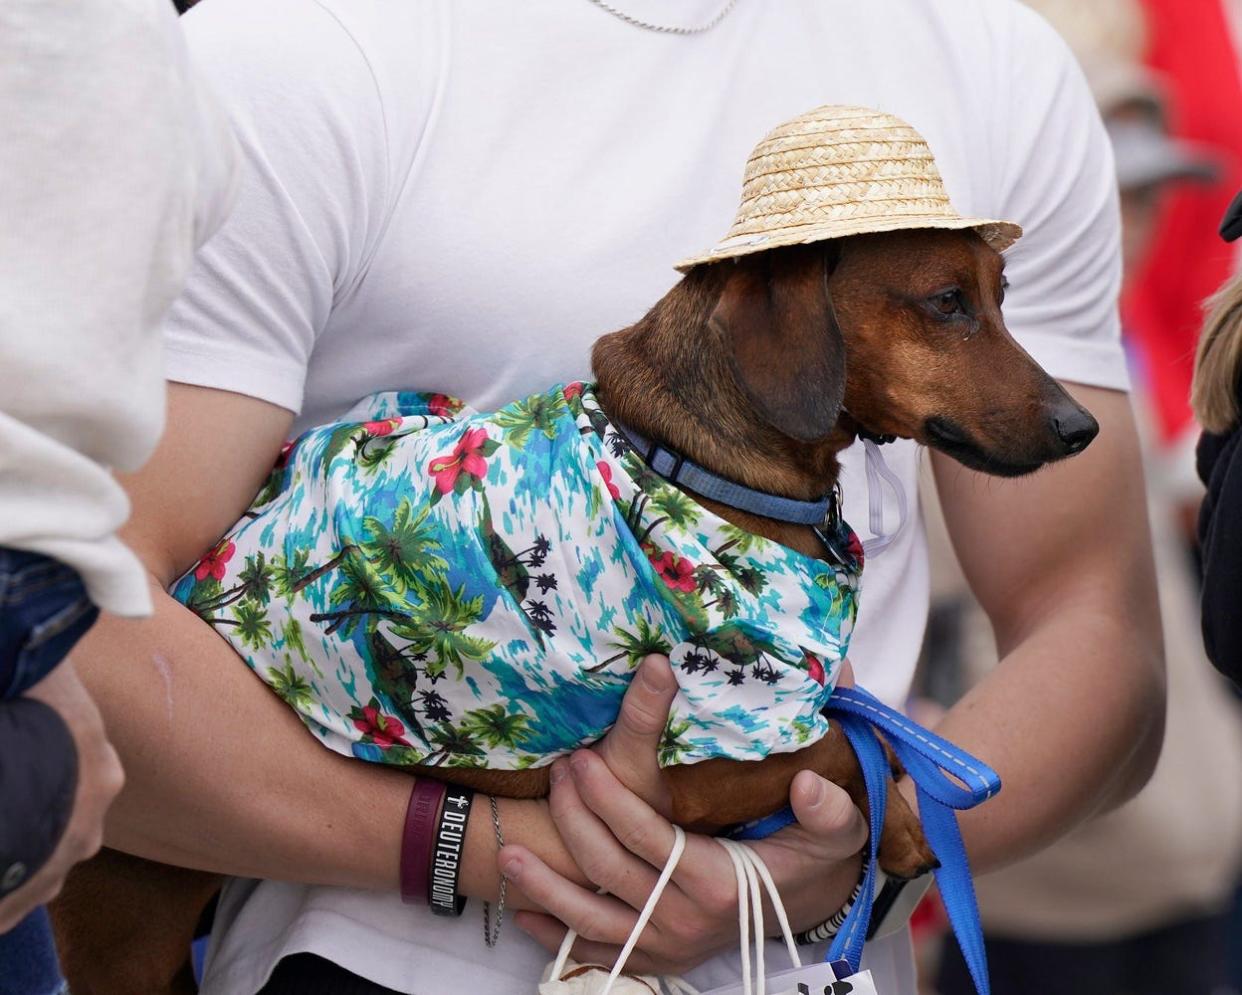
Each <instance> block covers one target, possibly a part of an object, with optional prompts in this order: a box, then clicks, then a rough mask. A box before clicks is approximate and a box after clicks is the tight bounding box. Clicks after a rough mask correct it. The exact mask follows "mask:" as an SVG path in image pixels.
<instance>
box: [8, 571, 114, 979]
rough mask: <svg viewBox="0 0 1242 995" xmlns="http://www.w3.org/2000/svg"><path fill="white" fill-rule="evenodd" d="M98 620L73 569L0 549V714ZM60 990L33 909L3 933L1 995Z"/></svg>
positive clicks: (51, 951)
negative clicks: (5, 703) (1, 709)
mask: <svg viewBox="0 0 1242 995" xmlns="http://www.w3.org/2000/svg"><path fill="white" fill-rule="evenodd" d="M96 615H98V610H97V609H96V608H95V606H94V605H92V604H91V602H90V601H89V599H88V598H87V597H86V590H85V589H84V588H83V586H82V581H81V578H79V577H78V574H77V572H76V571H74V570H73V569H71V568H70V567H67V566H65V565H64V564H62V563H58V562H57V561H55V560H51V559H48V558H47V557H45V556H40V555H38V554H37V553H26V552H21V551H19V550H13V549H4V548H0V708H3V707H5V705H4V701H3V699H5V698H15V697H17V696H18V695H20V694H22V693H23V692H24V691H26V690H27V689H28V688H30V687H32V686H34V685H35V684H38V683H39V681H41V680H42V679H43V678H44V677H46V676H47V675H48V674H49V673H50V672H51V671H52V670H53V669H54V668H55V667H56V665H57V664H58V663H60V662H61V660H63V659H64V658H65V655H66V654H67V653H68V652H69V650H70V649H72V648H73V644H74V643H76V642H77V641H78V639H80V638H81V637H82V635H83V634H84V633H85V632H86V630H87V629H89V628H90V627H91V624H92V623H93V622H94V621H95V617H96ZM19 756H20V754H19ZM11 801H13V800H12V799H3V798H0V810H5V811H11V810H12V809H11V808H10V804H9V803H10V802H11ZM47 842H48V844H49V845H50V844H51V843H52V842H53V841H51V840H49V841H47ZM0 871H3V868H0ZM32 872H33V868H32ZM65 991H67V987H66V985H65V982H64V981H63V979H62V978H61V975H60V965H59V963H58V961H57V958H56V947H55V945H54V944H53V941H52V930H51V925H50V923H49V922H48V917H47V911H46V910H44V909H36V910H35V911H34V912H32V913H31V914H30V915H28V916H27V917H26V918H25V919H23V920H22V921H21V922H20V923H18V924H17V926H15V927H14V928H13V929H11V930H10V931H9V932H8V933H5V934H3V935H0V995H61V993H63V992H65Z"/></svg>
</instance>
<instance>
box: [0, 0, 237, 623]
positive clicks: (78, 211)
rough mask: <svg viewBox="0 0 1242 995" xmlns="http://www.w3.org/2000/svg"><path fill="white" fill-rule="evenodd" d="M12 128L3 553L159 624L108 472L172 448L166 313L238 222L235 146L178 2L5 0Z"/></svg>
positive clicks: (1, 227)
mask: <svg viewBox="0 0 1242 995" xmlns="http://www.w3.org/2000/svg"><path fill="white" fill-rule="evenodd" d="M0 120H3V122H4V140H3V142H0V218H3V224H0V546H5V547H10V548H16V549H23V550H28V551H31V552H37V553H42V554H44V555H47V556H50V557H52V558H54V559H58V560H61V561H63V562H65V563H67V564H68V565H70V566H72V567H74V568H75V569H77V570H78V572H79V573H81V574H82V576H83V579H84V580H85V582H86V586H87V590H88V592H89V594H90V596H91V598H92V600H94V601H95V603H96V604H98V605H99V606H100V607H101V608H104V609H106V610H110V611H113V612H116V613H119V614H125V615H139V614H144V613H146V612H147V611H149V610H150V598H149V595H148V591H147V584H146V580H145V575H144V574H143V571H142V569H141V567H140V566H139V564H138V562H137V560H136V559H135V558H134V557H133V555H132V554H131V553H130V552H129V551H128V550H127V549H126V548H125V547H124V546H123V545H122V544H121V543H120V542H119V541H118V540H117V539H116V535H115V533H116V530H117V528H118V527H119V526H120V525H121V524H122V523H123V522H124V520H125V518H126V516H127V514H128V505H127V503H126V500H125V496H124V494H123V492H122V491H121V488H120V487H119V486H118V485H117V483H116V482H115V480H114V479H113V477H112V471H113V470H124V471H131V470H135V469H137V468H138V467H139V466H141V465H142V463H143V462H145V460H146V459H147V458H148V457H149V456H150V454H151V452H152V450H153V449H154V447H155V444H156V442H157V440H158V438H159V435H160V432H161V429H162V427H163V418H164V378H163V366H162V350H161V347H160V335H159V327H158V326H159V321H160V318H161V316H162V315H163V313H164V312H165V310H166V309H167V308H168V305H169V304H170V303H171V302H172V300H173V298H174V297H175V296H176V294H177V292H178V291H179V290H180V287H181V285H182V282H183V281H184V277H185V274H186V272H187V271H188V269H189V266H190V262H191V259H192V256H193V253H194V250H195V248H196V246H197V245H198V244H199V243H200V242H202V241H203V240H204V239H206V238H207V236H208V235H210V233H211V230H212V229H213V227H214V226H216V225H218V224H219V222H220V221H221V220H222V218H223V216H224V214H225V213H226V211H227V206H228V202H229V198H230V196H231V185H232V177H233V173H234V169H235V162H236V154H235V147H234V144H233V141H232V138H231V135H230V134H229V132H228V129H227V127H226V125H225V123H224V120H223V118H222V116H221V115H220V113H219V112H218V111H216V110H214V109H213V107H212V104H211V100H210V97H209V96H208V95H206V94H205V93H204V92H203V91H202V90H201V89H200V88H199V86H198V84H196V82H195V81H194V78H193V74H192V71H191V69H190V66H189V64H188V60H187V56H186V52H185V49H184V45H183V43H182V39H181V34H180V29H179V26H178V24H177V20H176V18H175V15H174V12H173V10H172V8H171V4H170V3H169V2H168V0H5V2H4V3H3V4H0Z"/></svg>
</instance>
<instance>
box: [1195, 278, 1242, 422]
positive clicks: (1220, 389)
mask: <svg viewBox="0 0 1242 995" xmlns="http://www.w3.org/2000/svg"><path fill="white" fill-rule="evenodd" d="M1204 306H1205V308H1206V309H1207V312H1208V315H1207V318H1206V319H1205V320H1204V322H1203V331H1202V333H1201V334H1200V335H1199V349H1198V354H1197V355H1196V356H1195V376H1194V381H1193V382H1192V383H1191V385H1190V403H1191V406H1192V407H1193V408H1194V409H1195V414H1196V415H1197V416H1198V418H1199V424H1201V425H1202V426H1203V427H1204V428H1206V429H1207V430H1208V431H1209V432H1227V431H1229V429H1231V428H1233V427H1234V425H1236V424H1237V422H1238V399H1237V385H1238V374H1239V372H1240V370H1242V276H1236V277H1234V278H1233V279H1232V280H1230V281H1229V282H1228V283H1226V284H1225V285H1224V286H1223V287H1221V288H1220V290H1218V291H1217V292H1216V293H1215V294H1214V295H1213V296H1212V297H1209V298H1208V300H1207V302H1206V304H1205V305H1204Z"/></svg>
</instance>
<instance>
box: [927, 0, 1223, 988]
mask: <svg viewBox="0 0 1242 995" xmlns="http://www.w3.org/2000/svg"><path fill="white" fill-rule="evenodd" d="M1032 6H1035V7H1036V8H1037V9H1041V10H1042V12H1043V13H1045V15H1046V16H1048V17H1049V19H1050V20H1051V21H1052V22H1053V24H1054V26H1055V27H1057V28H1058V29H1059V30H1060V31H1061V32H1062V34H1063V35H1064V36H1065V37H1066V38H1067V40H1069V41H1070V43H1071V47H1072V48H1074V50H1075V52H1076V54H1077V55H1078V56H1079V59H1080V61H1081V62H1082V63H1083V66H1084V69H1085V71H1086V75H1087V78H1088V81H1089V83H1090V84H1091V87H1092V91H1093V93H1094V95H1095V97H1096V99H1097V102H1098V104H1099V107H1100V110H1101V113H1102V114H1103V116H1104V118H1105V123H1106V127H1107V128H1108V131H1109V135H1110V138H1111V139H1112V144H1113V149H1114V156H1115V160H1116V168H1117V176H1118V185H1119V187H1120V192H1121V213H1122V222H1123V234H1122V245H1123V254H1124V273H1125V280H1126V286H1125V288H1124V289H1123V294H1124V295H1126V296H1127V297H1133V295H1134V286H1133V285H1134V281H1135V280H1139V279H1143V274H1144V273H1145V272H1146V271H1147V270H1146V266H1147V256H1148V253H1149V251H1150V250H1151V248H1152V244H1153V237H1154V236H1155V233H1156V232H1157V231H1158V230H1159V225H1160V222H1161V219H1162V217H1163V214H1162V212H1163V210H1164V209H1165V207H1166V202H1167V198H1168V197H1169V196H1170V195H1171V193H1172V192H1173V191H1174V190H1175V189H1177V187H1178V185H1179V184H1184V183H1186V182H1188V181H1191V182H1193V181H1198V182H1204V181H1209V180H1211V179H1213V178H1215V177H1216V175H1217V172H1218V168H1219V167H1218V162H1217V161H1214V160H1213V158H1212V157H1211V156H1210V155H1208V154H1207V153H1206V152H1205V150H1204V149H1202V148H1200V147H1196V146H1194V145H1191V144H1189V143H1186V142H1182V141H1177V140H1175V139H1173V138H1171V137H1170V136H1169V134H1168V132H1167V129H1166V120H1167V105H1166V103H1165V100H1164V96H1163V91H1162V88H1161V82H1160V80H1159V78H1158V77H1156V76H1155V75H1154V74H1152V73H1151V72H1149V71H1148V70H1147V69H1146V68H1144V67H1143V65H1142V64H1141V63H1139V62H1138V61H1137V60H1138V57H1139V55H1140V54H1141V52H1142V50H1143V29H1144V19H1143V11H1142V9H1141V8H1140V7H1139V6H1138V5H1137V4H1128V3H1121V2H1101V3H1094V4H1092V3H1086V4H1082V3H1075V4H1072V5H1069V4H1063V3H1059V2H1049V3H1047V4H1041V3H1034V4H1032ZM1045 7H1047V9H1046V10H1045V9H1044V8H1045ZM1236 112H1242V100H1240V101H1239V106H1238V107H1237V108H1236ZM1239 119H1240V120H1242V114H1239ZM1124 314H1125V312H1124V311H1123V315H1124ZM1127 347H1128V353H1129V355H1130V358H1131V363H1132V369H1133V372H1134V374H1135V377H1134V379H1135V396H1136V402H1135V403H1136V408H1137V411H1136V414H1137V415H1138V421H1139V423H1140V427H1141V429H1143V440H1144V454H1145V457H1146V460H1145V461H1146V463H1147V465H1148V467H1149V472H1148V479H1147V484H1148V501H1149V509H1150V513H1151V521H1152V531H1153V545H1154V549H1155V553H1156V562H1157V576H1158V581H1159V585H1160V602H1161V620H1162V623H1163V628H1164V640H1165V656H1166V660H1167V663H1168V672H1169V689H1168V690H1169V695H1168V718H1167V732H1166V737H1165V747H1164V752H1163V754H1162V757H1161V760H1160V763H1159V765H1158V766H1157V768H1156V773H1155V775H1154V776H1153V778H1152V780H1151V782H1150V783H1149V785H1148V786H1147V788H1146V789H1145V790H1144V791H1143V792H1142V793H1141V794H1140V795H1139V796H1138V797H1136V798H1135V799H1133V800H1132V801H1131V802H1129V803H1128V804H1127V805H1125V806H1123V807H1122V808H1120V809H1117V810H1116V811H1114V812H1111V813H1108V814H1106V815H1104V816H1102V817H1100V818H1098V819H1095V820H1094V821H1092V822H1090V823H1087V824H1086V825H1084V826H1082V827H1080V828H1079V829H1078V830H1076V831H1075V832H1073V833H1071V834H1070V835H1069V836H1067V837H1065V838H1064V839H1063V840H1061V841H1060V842H1059V843H1057V844H1055V845H1054V846H1053V847H1052V848H1051V849H1049V850H1046V851H1044V852H1043V853H1041V854H1039V855H1037V856H1035V857H1033V858H1030V859H1028V860H1026V861H1023V862H1021V863H1019V864H1016V865H1014V866H1012V867H1009V868H1006V869H1003V870H1001V871H999V872H997V873H995V874H993V875H989V876H987V877H985V878H982V879H980V880H979V881H978V883H977V887H978V892H979V900H980V907H981V911H982V915H983V919H984V927H985V931H986V934H987V948H988V960H989V964H990V967H991V970H992V979H993V986H994V989H995V990H996V991H998V992H1001V993H1005V995H1023V993H1026V992H1030V993H1032V995H1034V993H1041V995H1042V993H1043V992H1045V991H1047V990H1048V989H1049V987H1050V986H1053V987H1055V989H1056V990H1057V991H1058V992H1059V993H1067V995H1076V993H1082V995H1122V993H1125V995H1146V993H1151V995H1155V993H1166V992H1177V993H1179V995H1225V993H1228V992H1231V991H1234V990H1235V989H1233V988H1232V987H1231V984H1230V980H1229V969H1228V951H1229V947H1230V942H1231V938H1232V939H1233V942H1236V937H1231V932H1230V921H1229V918H1228V910H1229V908H1230V905H1231V902H1232V894H1233V891H1234V887H1235V883H1236V881H1237V877H1238V871H1239V867H1240V866H1242V717H1240V715H1239V711H1238V709H1237V706H1236V704H1235V702H1234V701H1233V700H1232V699H1231V697H1230V696H1229V694H1228V693H1227V691H1226V689H1225V688H1224V687H1223V685H1222V684H1221V682H1220V681H1219V680H1218V679H1217V678H1216V676H1215V675H1214V674H1212V673H1211V670H1210V668H1209V667H1208V665H1207V661H1206V660H1205V658H1204V654H1203V650H1202V646H1201V643H1200V640H1199V637H1198V630H1197V624H1196V616H1197V612H1196V608H1195V593H1196V592H1195V585H1194V579H1193V575H1192V571H1191V570H1190V568H1189V560H1188V558H1187V557H1186V556H1185V555H1184V545H1183V542H1182V538H1183V533H1182V529H1181V525H1180V522H1181V517H1182V516H1181V513H1180V508H1181V507H1182V506H1183V504H1184V503H1185V502H1187V501H1190V502H1192V503H1194V504H1196V505H1197V501H1198V496H1199V494H1198V493H1195V492H1193V491H1189V490H1188V488H1187V486H1186V483H1185V480H1184V475H1182V474H1177V473H1170V472H1169V471H1168V469H1167V461H1164V464H1163V465H1162V466H1161V468H1160V469H1158V470H1157V471H1156V472H1154V473H1153V472H1151V471H1150V467H1151V466H1152V464H1153V463H1160V462H1161V461H1159V460H1158V459H1153V454H1154V453H1158V452H1159V448H1160V446H1161V443H1162V439H1163V436H1162V434H1161V431H1160V428H1159V426H1158V421H1159V417H1160V405H1159V403H1158V402H1157V401H1156V400H1154V398H1155V397H1156V395H1157V394H1158V392H1159V391H1160V390H1161V389H1164V388H1163V386H1162V384H1163V383H1164V382H1165V381H1167V377H1164V376H1163V375H1162V374H1161V372H1160V371H1159V370H1158V369H1156V365H1157V364H1158V363H1159V362H1161V360H1160V358H1159V357H1160V356H1161V355H1163V354H1162V353H1161V352H1160V351H1159V350H1155V351H1153V350H1151V349H1148V348H1146V347H1145V342H1144V341H1135V340H1134V339H1132V338H1128V339H1127ZM1200 492H1201V490H1200ZM967 628H968V629H969V628H970V627H969V626H967ZM977 644H978V640H977V639H976V640H975V641H974V643H973V645H977ZM971 645H972V643H971V642H970V640H969V639H965V640H962V641H960V642H959V644H958V646H959V648H961V647H968V646H971ZM934 665H935V663H934V661H933V666H934ZM1101 707H1106V703H1104V702H1101ZM1067 762H1069V760H1068V758H1067ZM950 947H952V945H951V944H946V945H945V948H944V952H943V959H942V962H941V964H940V970H939V977H938V980H937V983H936V987H937V990H938V991H939V992H940V995H965V993H967V992H970V991H973V988H972V987H971V983H970V979H969V975H968V974H967V973H966V970H965V965H964V963H963V962H962V960H961V957H960V954H959V953H958V951H957V949H956V948H955V947H954V948H952V949H950Z"/></svg>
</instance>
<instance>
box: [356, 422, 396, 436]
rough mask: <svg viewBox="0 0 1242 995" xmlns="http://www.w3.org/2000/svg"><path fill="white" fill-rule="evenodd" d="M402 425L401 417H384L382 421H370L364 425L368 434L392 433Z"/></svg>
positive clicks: (364, 429)
mask: <svg viewBox="0 0 1242 995" xmlns="http://www.w3.org/2000/svg"><path fill="white" fill-rule="evenodd" d="M400 427H401V419H400V418H383V419H381V420H380V421H369V422H367V423H365V424H364V425H363V426H362V428H363V431H365V432H366V433H367V434H368V435H392V433H393V432H395V431H396V430H397V429H398V428H400Z"/></svg>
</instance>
